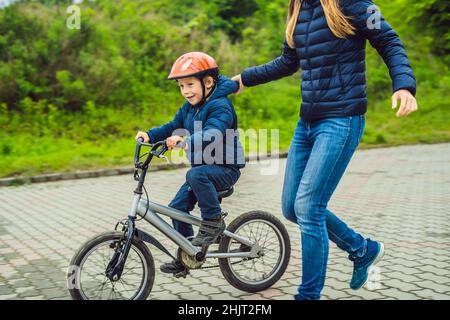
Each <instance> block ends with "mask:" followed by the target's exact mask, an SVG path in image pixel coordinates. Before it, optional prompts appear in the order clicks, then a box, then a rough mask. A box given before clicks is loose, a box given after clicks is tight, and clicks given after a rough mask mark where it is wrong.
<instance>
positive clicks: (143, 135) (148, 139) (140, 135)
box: [134, 131, 150, 143]
mask: <svg viewBox="0 0 450 320" xmlns="http://www.w3.org/2000/svg"><path fill="white" fill-rule="evenodd" d="M139 138H143V139H144V143H148V142H149V141H150V137H149V136H148V134H147V133H146V132H142V131H138V133H137V134H136V137H135V138H134V139H135V140H138V139H139Z"/></svg>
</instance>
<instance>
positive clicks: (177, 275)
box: [173, 269, 189, 278]
mask: <svg viewBox="0 0 450 320" xmlns="http://www.w3.org/2000/svg"><path fill="white" fill-rule="evenodd" d="M188 274H189V269H185V270H183V271H180V272H177V273H174V274H173V275H174V277H175V278H186V276H187V275H188Z"/></svg>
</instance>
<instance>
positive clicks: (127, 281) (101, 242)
mask: <svg viewBox="0 0 450 320" xmlns="http://www.w3.org/2000/svg"><path fill="white" fill-rule="evenodd" d="M122 235H123V233H121V232H108V233H104V234H101V235H98V236H96V237H94V238H93V239H91V240H89V241H87V242H86V243H85V244H84V245H83V246H82V247H81V248H80V249H79V250H78V252H77V253H76V254H75V256H74V257H73V258H72V261H71V263H70V266H69V270H68V274H67V284H68V288H69V292H70V295H71V296H72V298H73V299H75V300H144V299H146V298H147V297H148V295H149V294H150V292H151V290H152V287H153V282H154V279H155V264H154V261H153V257H152V255H151V253H150V251H149V249H148V248H147V246H146V245H145V244H144V243H143V242H142V241H140V240H138V239H136V238H134V239H133V240H132V244H131V247H130V252H129V254H128V257H127V260H126V263H125V266H124V269H123V273H122V276H121V278H120V279H119V280H118V281H111V280H110V279H108V278H107V277H106V274H105V271H106V267H107V266H108V263H109V262H110V261H111V258H112V257H113V255H114V252H115V249H116V246H117V244H118V243H119V241H120V239H121V237H122Z"/></svg>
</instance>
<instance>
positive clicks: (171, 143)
mask: <svg viewBox="0 0 450 320" xmlns="http://www.w3.org/2000/svg"><path fill="white" fill-rule="evenodd" d="M183 141H184V140H183V138H182V137H180V136H171V137H168V138H167V139H166V145H167V148H169V150H172V149H173V148H175V147H176V146H177V143H178V142H183ZM181 145H182V144H181Z"/></svg>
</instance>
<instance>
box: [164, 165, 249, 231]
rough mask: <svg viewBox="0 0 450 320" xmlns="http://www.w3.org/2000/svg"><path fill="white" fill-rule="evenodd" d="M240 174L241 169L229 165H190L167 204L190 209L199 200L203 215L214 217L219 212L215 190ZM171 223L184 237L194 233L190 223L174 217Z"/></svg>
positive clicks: (220, 188)
mask: <svg viewBox="0 0 450 320" xmlns="http://www.w3.org/2000/svg"><path fill="white" fill-rule="evenodd" d="M240 175H241V172H240V170H239V169H238V168H236V167H231V166H222V165H201V166H197V167H193V168H192V169H190V170H189V171H188V172H187V173H186V182H185V183H184V184H183V185H182V186H181V188H180V190H179V191H178V193H177V194H176V195H175V198H174V199H173V200H172V202H170V204H169V207H171V208H174V209H178V210H181V211H184V212H187V213H189V212H190V211H192V210H193V209H194V207H195V204H196V203H197V202H198V206H199V207H200V212H201V215H202V218H203V219H215V218H217V217H219V216H220V215H221V214H222V209H221V208H220V203H219V199H218V198H217V191H222V190H226V189H229V188H231V187H232V186H233V185H234V184H235V183H236V181H237V180H238V179H239V177H240ZM190 189H191V190H190ZM173 226H174V228H175V229H176V230H177V231H178V232H180V233H181V234H182V235H183V236H185V237H191V236H193V235H194V230H193V228H192V225H190V224H187V223H184V222H181V221H175V220H173Z"/></svg>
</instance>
